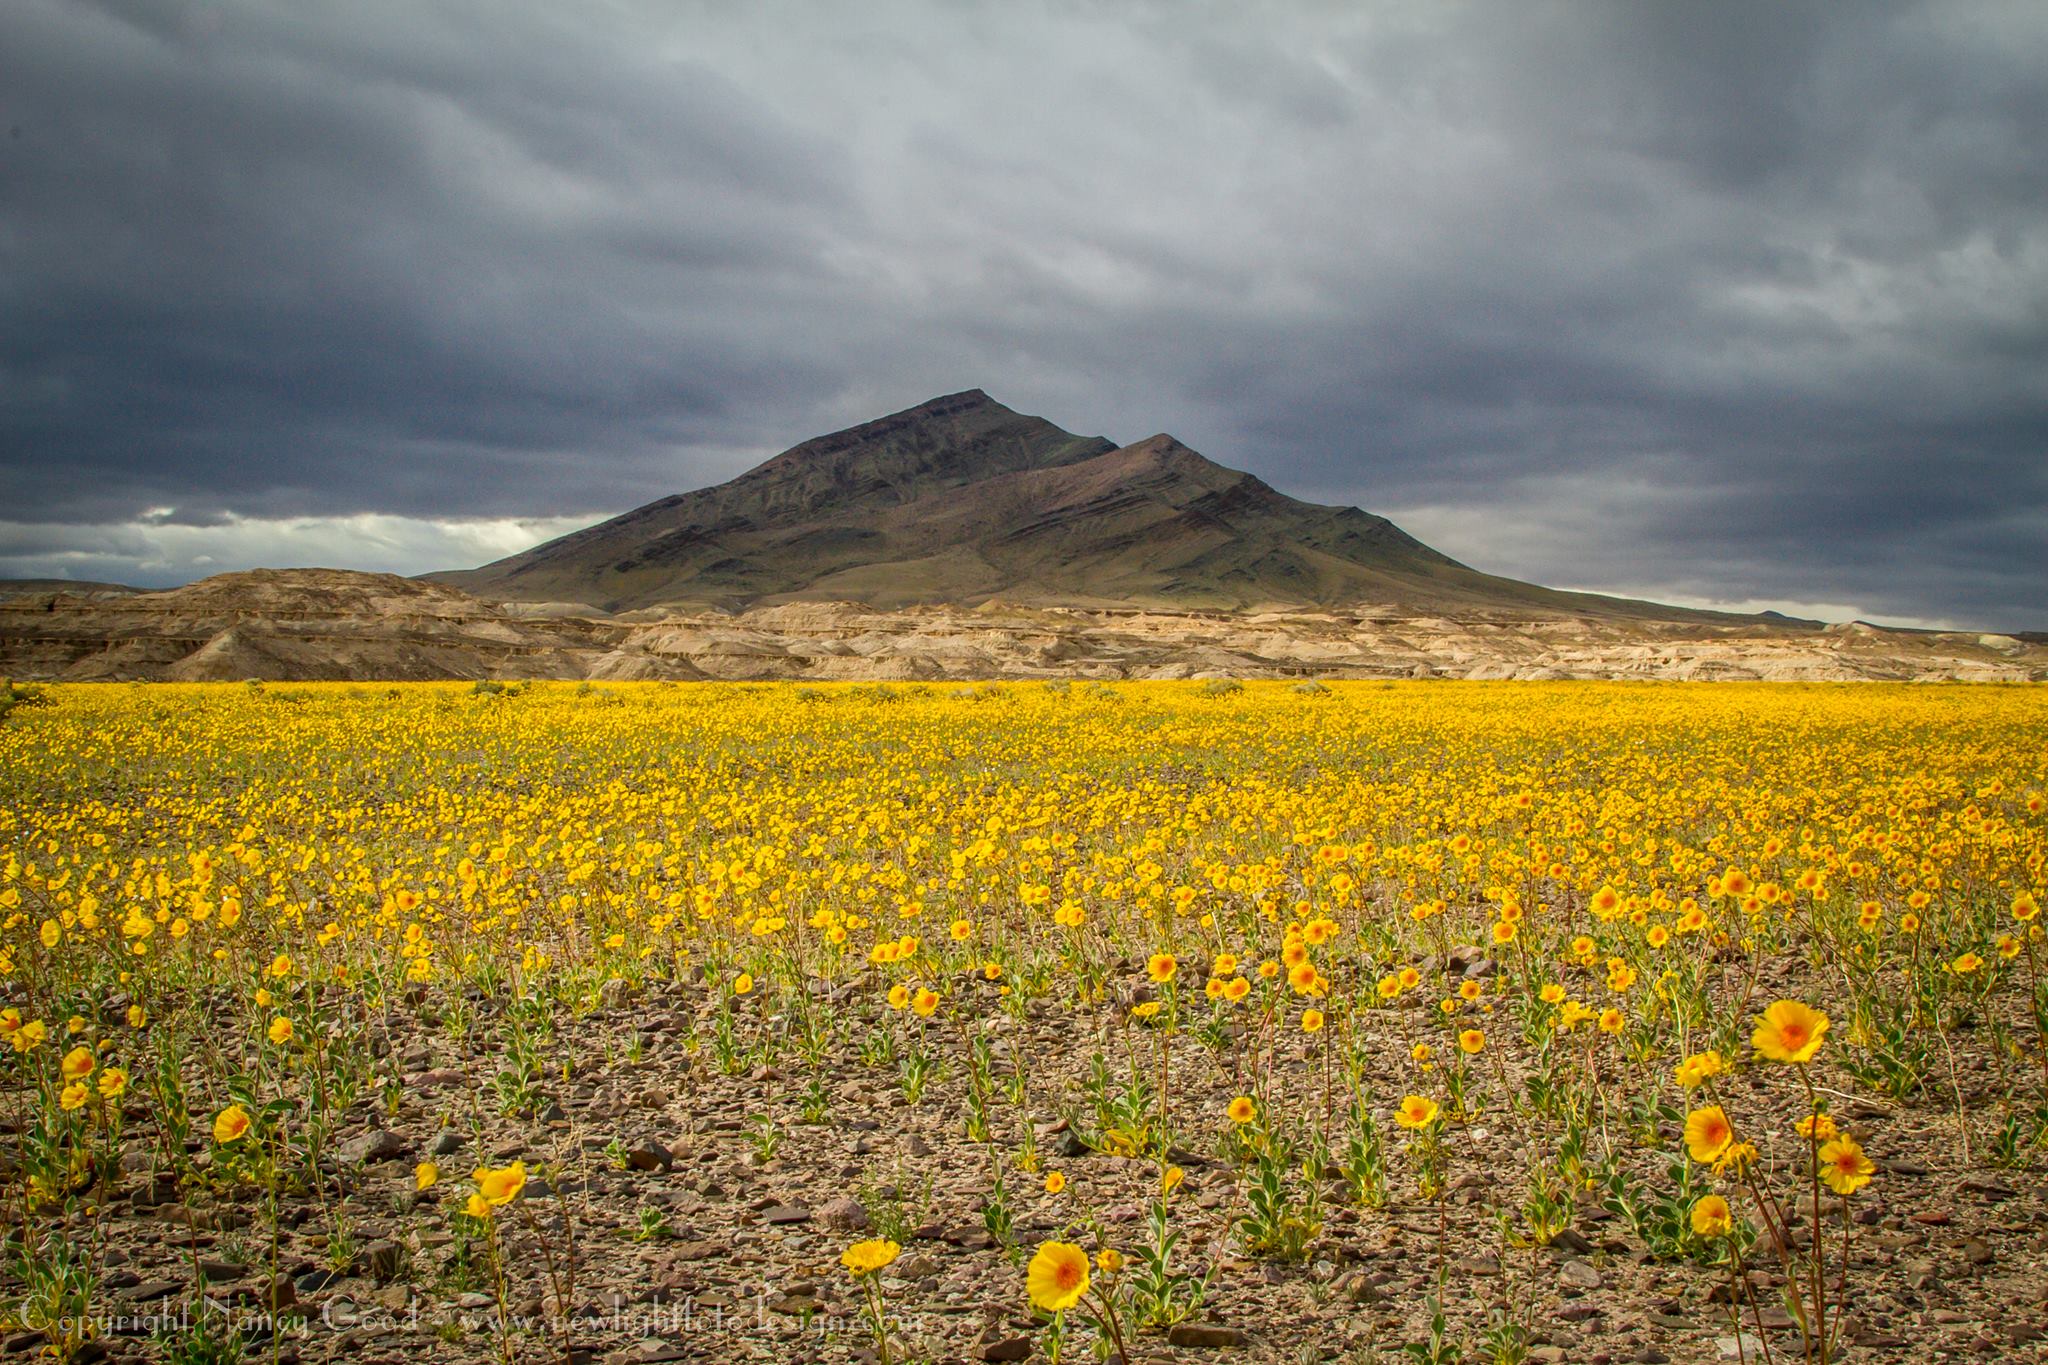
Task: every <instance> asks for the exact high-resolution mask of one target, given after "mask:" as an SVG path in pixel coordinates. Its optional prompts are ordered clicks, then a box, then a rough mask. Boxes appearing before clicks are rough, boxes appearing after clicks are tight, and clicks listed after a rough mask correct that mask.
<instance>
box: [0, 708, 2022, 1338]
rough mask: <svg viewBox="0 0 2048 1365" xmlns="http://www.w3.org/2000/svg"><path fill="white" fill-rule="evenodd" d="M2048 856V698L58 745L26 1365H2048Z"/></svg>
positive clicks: (425, 720) (881, 716) (20, 846)
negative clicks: (804, 1363)
mask: <svg viewBox="0 0 2048 1365" xmlns="http://www.w3.org/2000/svg"><path fill="white" fill-rule="evenodd" d="M2044 793H2048V693H2044V692H2043V691H2042V690H2041V689H2039V688H2033V687H1962V686H1923V687H1890V686H1849V687H1823V686H1765V685H1754V686H1752V685H1723V686H1704V685H1700V686H1686V685H1627V684H1613V685H1608V684H1512V683H1503V684H1461V685H1448V684H1428V683H1418V684H1405V683H1404V684H1373V683H1341V684H1334V685H1322V684H1314V683H1308V684H1292V685H1290V684H1285V683H1273V684H1253V685H1247V686H1239V685H1237V684H1233V683H1199V682H1197V683H1153V684H1142V683H1140V684H1116V685H1104V684H1083V683H1074V684H1071V685H1069V684H1062V683H1054V684H1049V685H1048V684H1022V683H1019V684H1002V685H987V686H977V687H955V686H943V687H941V686H930V687H924V686H893V687H891V686H829V687H797V686H787V685H779V684H773V685H758V686H747V685H719V684H699V685H659V684H644V685H642V684H629V685H616V686H607V687H592V686H590V685H587V684H585V685H580V686H578V685H572V684H536V685H526V686H521V685H511V686H500V685H497V684H479V685H476V686H474V687H472V686H469V685H454V684H419V685H408V686H404V687H389V688H387V687H381V686H379V687H366V686H351V685H340V684H335V685H325V684H305V685H286V684H271V685H256V684H248V685H208V686H173V685H141V684H137V685H108V686H97V687H94V686H70V687H51V688H48V689H45V690H44V691H42V692H41V693H39V694H35V695H32V696H24V697H23V698H22V704H19V705H16V706H14V707H13V709H12V710H11V711H9V712H8V713H7V714H6V715H5V717H4V720H0V930H4V932H0V1007H4V1009H0V1076H4V1091H0V1208H4V1214H0V1219H4V1222H0V1228H4V1249H0V1250H4V1258H0V1328H4V1332H5V1336H4V1341H0V1345H4V1347H5V1350H6V1351H8V1352H16V1353H26V1352H37V1351H41V1352H47V1353H48V1355H49V1356H52V1357H55V1358H58V1359H69V1360H94V1359H117V1360H141V1359H148V1360H163V1361H174V1362H180V1363H181V1365H185V1363H189V1365H198V1362H215V1361H229V1360H237V1359H250V1360H277V1361H284V1360H300V1361H319V1360H331V1359H349V1360H352V1361H357V1362H369V1361H375V1360H391V1361H412V1360H429V1359H431V1360H441V1359H448V1360H472V1361H479V1362H481V1361H492V1360H497V1361H512V1360H531V1361H544V1360H574V1361H597V1360H616V1361H619V1362H642V1363H643V1365H655V1363H656V1362H662V1361H672V1360H674V1361H680V1360H706V1361H723V1360H763V1361H766V1360H774V1361H785V1360H826V1361H844V1360H852V1359H868V1360H881V1361H886V1362H903V1361H946V1360H966V1361H980V1360H1025V1359H1033V1360H1053V1359H1060V1360H1071V1361H1076V1362H1081V1361H1090V1360H1098V1359H1103V1358H1105V1357H1107V1356H1110V1355H1112V1354H1114V1353H1120V1354H1121V1355H1123V1356H1124V1357H1125V1358H1126V1359H1128V1360H1131V1361H1139V1360H1146V1359H1172V1360H1191V1359H1213V1358H1240V1359H1256V1360H1262V1361H1297V1360H1299V1361H1321V1360H1346V1361H1351V1360H1356V1361H1371V1360H1376V1359H1377V1360H1390V1361H1391V1360H1397V1359H1398V1360H1413V1361H1422V1362H1450V1361H1467V1362H1480V1361H1492V1362H1514V1361H1521V1360H1535V1361H1572V1362H1593V1365H1604V1363H1605V1362H1622V1361H1642V1362H1655V1361H1694V1360H1700V1361H1709V1360H1741V1361H1751V1360H1754V1361H1802V1362H1805V1361H1813V1362H1827V1361H1835V1360H1884V1359H1899V1360H1903V1359H1906V1358H1908V1357H1909V1356H1910V1357H1913V1358H1916V1359H1925V1358H1928V1357H1930V1356H1940V1355H1944V1354H1948V1355H1956V1356H1971V1357H1975V1358H1993V1359H2037V1358H2040V1354H2039V1353H2040V1352H2041V1351H2042V1349H2043V1347H2042V1341H2043V1332H2044V1330H2048V1308H2044V1303H2043V1300H2044V1296H2048V1270H2044V1266H2048V1231H2044V1230H2048V1203H2044V1199H2043V1194H2042V1186H2041V1180H2040V1170H2041V1168H2042V1163H2043V1160H2044V1156H2048V1147H2044V1142H2048V1047H2044V1028H2043V1025H2044V1019H2048V988H2044V985H2043V982H2042V971H2043V968H2044V967H2048V944H2044V943H2043V942H2042V931H2041V926H2040V920H2039V904H2040V901H2041V899H2042V898H2043V895H2044V884H2048V868H2044V860H2048V796H2044ZM1219 1353H1220V1356H1219ZM21 1358H24V1359H26V1358H29V1357H28V1356H26V1355H23V1356H22V1357H21Z"/></svg>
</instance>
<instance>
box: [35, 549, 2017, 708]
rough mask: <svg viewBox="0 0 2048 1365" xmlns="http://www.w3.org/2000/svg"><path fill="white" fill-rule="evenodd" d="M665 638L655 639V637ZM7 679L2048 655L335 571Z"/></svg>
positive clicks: (1928, 667)
mask: <svg viewBox="0 0 2048 1365" xmlns="http://www.w3.org/2000/svg"><path fill="white" fill-rule="evenodd" d="M649 618H651V619H649ZM0 676H7V677H13V678H21V679H41V680H67V681H90V680H106V681H113V680H124V679H147V680H163V681H221V680H235V679H242V678H264V679H321V678H327V679H356V680H366V681H367V680H401V679H428V678H593V679H633V678H675V679H693V678H720V679H731V680H756V679H801V680H811V681H828V680H835V679H845V680H890V681H916V680H929V681H937V680H948V679H957V680H972V679H984V678H1077V679H1078V678H1105V679H1115V678H1199V677H1233V678H1297V679H1302V678H1407V677H1420V678H1428V677H1443V678H1704V679H1746V678H1762V679H1781V680H1813V681H1821V680H1849V679H1898V680H1933V679H1946V678H1961V679H1969V680H1976V681H2025V680H2030V679H2031V680H2048V641H2040V640H2031V639H2030V640H2020V639H2014V638H2012V637H2009V636H2000V635H1973V634H1962V633H1925V632H1911V631H1888V630H1880V629H1878V628H1876V627H1874V626H1865V625H1861V624H1852V625H1847V626H1831V627H1828V628H1826V629H1810V628H1805V627H1801V626H1797V625H1790V624H1784V623H1773V622H1770V621H1767V620H1763V619H1761V618H1748V619H1742V618H1737V619H1736V620H1734V621H1733V622H1732V623H1731V622H1729V621H1725V620H1721V621H1716V620H1691V621H1686V620H1673V621H1657V620H1640V619H1638V620H1629V619H1625V618H1621V617H1617V616H1612V615H1593V614H1585V615H1567V614H1562V613H1556V612H1532V611H1520V612H1510V611H1498V610H1497V611H1491V612H1482V611H1476V610H1475V611H1468V612H1466V613H1463V614H1461V615H1447V614H1439V613H1434V612H1428V611H1418V610H1412V609H1409V610H1401V609H1394V608H1386V609H1382V610H1373V611H1364V612H1361V611H1352V612H1313V611H1292V612H1267V613H1242V612H1214V611H1211V612H1198V611H1171V610H1163V609H1140V608H1114V609H1109V608H1097V609H1088V608H1079V607H1059V608H1043V607H1029V606H1021V605H1012V604H1003V603H985V604H983V605H982V606H980V607H977V608H961V607H916V608H908V609H902V610H895V611H884V610H878V609H875V608H872V607H866V606H860V605H855V604H848V603H809V602H804V603H785V604H780V605H775V606H767V607H758V608H755V609H752V610H749V611H745V612H741V613H736V614H735V613H727V612H720V611H699V612H690V613H680V614H674V615H660V614H654V613H638V612H636V613H632V614H630V615H629V616H627V617H612V616H605V615H604V614H602V613H592V612H586V613H585V614H580V615H579V614H575V613H574V612H573V611H570V610H569V609H565V608H562V607H559V606H556V607H549V606H538V607H536V606H533V605H530V604H521V603H493V602H488V601H485V600H482V599H480V598H477V597H474V596H471V595H470V594H467V593H464V592H461V591H458V590H456V589H453V588H450V587H447V586H445V585H441V584H434V583H422V582H417V581H414V580H410V579H404V578H396V577H392V576H390V575H385V574H359V573H349V572H344V571H340V570H331V569H301V570H259V571H255V572H251V573H239V574H223V575H220V576H219V577H216V578H209V579H205V580H203V581H201V582H198V583H194V584H191V585H190V586H188V587H183V588H175V589H171V590H169V591H166V592H137V593H129V594H126V595H120V594H107V593H104V592H100V593H84V594H71V593H64V592H52V591H49V590H48V589H47V588H35V589H31V590H27V591H20V590H17V591H15V592H14V593H13V594H12V595H8V596H0Z"/></svg>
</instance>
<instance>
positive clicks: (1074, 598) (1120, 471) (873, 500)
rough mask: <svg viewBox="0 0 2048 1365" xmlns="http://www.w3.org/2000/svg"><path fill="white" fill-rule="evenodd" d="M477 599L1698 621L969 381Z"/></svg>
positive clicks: (571, 548) (557, 553)
mask: <svg viewBox="0 0 2048 1365" xmlns="http://www.w3.org/2000/svg"><path fill="white" fill-rule="evenodd" d="M431 577H433V578H434V579H436V580H437V581H440V582H443V583H448V584H452V585H454V586H457V587H461V588H465V589H468V590H469V591H471V592H475V593H478V594H479V595H481V596H485V597H492V598H499V599H508V600H519V601H528V602H571V603H585V604H589V605H593V606H596V607H599V608H601V609H603V610H606V611H612V612H617V611H625V610H633V609H643V608H653V609H658V610H663V611H669V612H673V611H679V610H681V611H687V610H700V609H703V608H707V607H722V608H728V609H742V608H745V607H749V606H760V605H775V604H778V603H784V602H818V601H847V602H859V603H864V604H866V605H868V606H873V607H885V608H893V607H905V606H914V605H941V604H943V605H952V606H975V605H978V604H980V603H982V602H986V601H990V600H1001V601H1004V602H1009V603H1019V604H1026V605H1034V606H1055V605H1057V606H1082V607H1132V606H1147V607H1168V608H1174V609H1180V610H1270V609H1275V608H1304V607H1306V608H1318V609H1326V610H1327V609H1340V610H1341V609H1350V608H1356V607H1358V606H1360V605H1361V604H1369V605H1381V606H1384V605H1396V606H1398V607H1399V608H1400V609H1404V610H1431V611H1451V610H1455V611H1459V612H1469V611H1472V610H1507V611H1511V612H1514V613H1516V614H1527V613H1530V612H1554V613H1568V614H1571V615H1575V616H1593V617H1601V618H1607V617H1615V618H1625V619H1631V620H1636V619H1641V620H1662V621H1698V620H1706V619H1712V618H1711V615H1710V614H1701V613H1696V612H1686V611H1682V610H1679V609H1676V608H1669V607H1660V606H1657V605H1655V604H1653V603H1647V602H1627V601H1622V600H1619V599H1615V598H1607V597H1596V596H1592V595H1589V594H1580V593H1562V592H1553V591H1551V590H1550V589H1547V588H1540V587H1537V586H1535V585H1533V584H1529V583H1520V582H1516V581H1515V580H1512V579H1506V578H1497V577H1495V576H1493V575H1491V574H1483V573H1480V572H1478V571H1476V570H1473V569H1470V568H1467V567H1466V566H1465V565H1463V564H1459V563H1457V562H1456V561H1455V560H1452V559H1449V558H1447V557H1446V556H1444V555H1441V554H1438V553H1437V552H1436V551H1435V550H1432V549H1430V548H1429V547H1428V546H1426V545H1424V544H1422V543H1421V542H1420V541H1417V540H1415V539H1413V538H1412V537H1410V536H1409V535H1407V534H1406V533H1405V532H1403V531H1402V530H1401V529H1400V528H1399V527H1397V526H1395V525H1394V524H1393V523H1392V522H1390V521H1388V520H1386V519H1385V518H1384V517H1377V516H1373V515H1372V514H1370V513H1368V512H1363V511H1360V510H1359V509H1358V508H1355V507H1324V506H1319V505H1316V504H1314V503H1306V502H1301V501H1299V500H1297V499H1294V498H1290V497H1288V496H1286V495H1285V494H1282V493H1279V492H1276V491H1275V490H1274V489H1273V488H1271V487H1269V486H1268V485H1266V484H1265V483H1263V482H1261V481H1260V480H1259V479H1257V478H1255V477H1253V476H1252V475H1250V474H1246V473H1243V472H1242V471H1239V470H1235V469H1228V468H1225V467H1224V466H1222V465H1219V464H1216V463H1215V462H1213V461H1211V460H1208V459H1206V458H1204V457H1203V456H1201V455H1199V454H1197V453H1196V452H1194V451H1192V450H1190V449H1188V448H1187V447H1186V446H1184V445H1182V444H1181V443H1180V442H1178V441H1176V440H1175V439H1174V438H1173V437H1171V436H1167V435H1164V434H1161V435H1157V436H1152V437H1148V438H1147V439H1145V440H1143V441H1139V442H1137V443H1136V444H1133V445H1128V446H1121V447H1120V446H1117V445H1114V444H1113V443H1112V442H1110V441H1108V440H1106V439H1104V438H1102V437H1083V436H1076V435H1074V434H1073V433H1071V432H1067V431H1062V430H1061V429H1060V428H1058V427H1056V426H1054V425H1053V424H1052V423H1050V422H1048V421H1046V420H1045V419H1043V418H1040V417H1029V416H1025V415H1023V414H1020V413H1017V412H1013V411H1011V410H1010V409H1009V408H1007V407H1004V406H1003V405H1002V404H1001V403H998V402H996V401H995V400H994V399H992V398H990V397H989V396H988V395H987V394H986V393H983V392H982V391H981V390H979V389H974V390H970V391H968V392H966V393H956V394H950V395H947V396H946V397H943V398H935V399H933V400H931V401H930V402H928V403H923V404H920V405H919V406H917V407H914V408H910V409H907V410H905V411H903V412H898V413H894V414H892V415H890V416H888V417H884V418H881V419H879V420H877V421H873V422H867V423H864V424H862V425H860V426H856V427H850V428H848V429H847V430H845V431H839V432H834V433H832V434H831V435H829V436H820V437H818V438H817V439H815V440H811V441H806V442H804V443H803V444H802V445H799V446H796V447H794V448H793V449H790V450H787V451H785V452H783V453H782V454H780V455H777V456H776V457H774V458H773V459H771V460H769V461H767V462H766V463H764V464H761V465H759V466H757V467H756V468H754V469H752V470H750V471H748V472H747V473H745V474H742V475H740V476H739V477H738V478H736V479H733V480H731V481H730V482H727V483H723V484H720V485H718V486H716V487H714V488H706V489H701V490H699V491H697V492H694V493H684V494H680V495H677V496H675V497H669V498H663V499H661V500H660V501H658V502H652V503H649V504H647V505H646V506H645V507H641V508H637V509H635V510H634V511H631V512H627V513H626V514H624V515H623V516H619V517H614V518H613V519H612V520H610V521H607V522H603V523H601V524H599V525H596V526H591V527H587V528H585V529H584V530H581V531H577V532H574V533H573V534H570V535H567V536H563V537H561V538H560V539H558V540H553V541H550V542H548V543H547V544H545V545H541V546H537V547H536V548H534V549H532V550H528V551H526V552H525V553H523V554H518V555H513V556H511V557H510V558H507V559H502V560H499V561H497V562H496V563H493V564H487V565H485V566H483V567H482V568H480V569H473V570H467V571H460V572H450V573H442V574H435V575H431Z"/></svg>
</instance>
